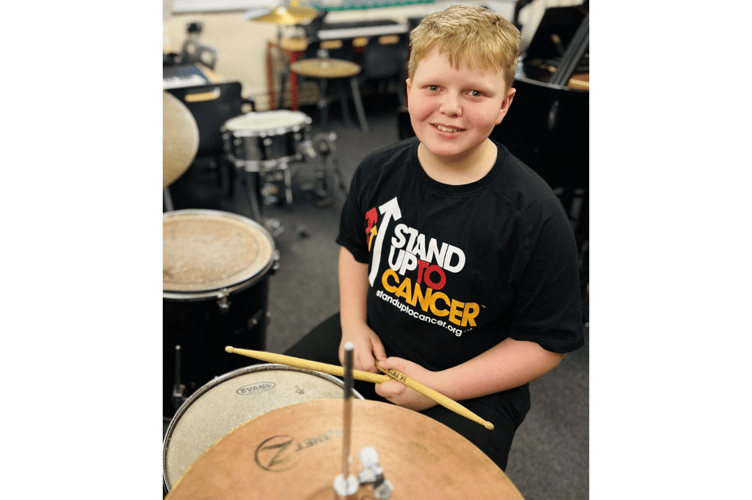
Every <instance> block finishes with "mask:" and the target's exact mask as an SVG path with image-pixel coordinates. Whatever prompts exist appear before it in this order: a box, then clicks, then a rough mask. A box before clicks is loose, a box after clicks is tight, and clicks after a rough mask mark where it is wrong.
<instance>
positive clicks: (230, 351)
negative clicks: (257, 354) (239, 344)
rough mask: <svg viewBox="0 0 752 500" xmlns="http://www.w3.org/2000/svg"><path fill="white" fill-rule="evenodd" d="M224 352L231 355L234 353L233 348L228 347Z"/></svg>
mask: <svg viewBox="0 0 752 500" xmlns="http://www.w3.org/2000/svg"><path fill="white" fill-rule="evenodd" d="M225 351H226V352H229V353H230V354H232V353H234V352H235V348H234V347H232V346H229V345H228V346H227V347H225Z"/></svg>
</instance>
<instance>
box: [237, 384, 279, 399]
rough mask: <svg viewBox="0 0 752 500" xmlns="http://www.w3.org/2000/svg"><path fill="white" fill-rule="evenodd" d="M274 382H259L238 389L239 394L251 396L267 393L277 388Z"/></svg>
mask: <svg viewBox="0 0 752 500" xmlns="http://www.w3.org/2000/svg"><path fill="white" fill-rule="evenodd" d="M276 385H277V384H275V383H274V382H257V383H255V384H251V385H246V386H243V387H241V388H240V389H238V390H237V391H235V392H237V393H238V394H240V395H241V396H247V395H249V394H258V393H260V392H266V391H270V390H272V389H274V386H276Z"/></svg>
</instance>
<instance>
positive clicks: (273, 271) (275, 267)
mask: <svg viewBox="0 0 752 500" xmlns="http://www.w3.org/2000/svg"><path fill="white" fill-rule="evenodd" d="M273 258H274V264H272V268H271V270H270V272H271V274H276V272H277V271H279V260H280V254H279V250H274V257H273Z"/></svg>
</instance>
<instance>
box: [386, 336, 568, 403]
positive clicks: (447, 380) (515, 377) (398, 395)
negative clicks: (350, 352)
mask: <svg viewBox="0 0 752 500" xmlns="http://www.w3.org/2000/svg"><path fill="white" fill-rule="evenodd" d="M562 359H564V354H560V353H555V352H551V351H547V350H545V349H543V348H542V347H541V346H540V345H538V344H536V343H535V342H529V341H520V340H513V339H510V338H508V339H505V340H503V341H502V342H500V343H498V344H497V345H495V346H494V347H492V348H491V349H489V350H487V351H486V352H484V353H482V354H480V355H478V356H476V357H475V358H473V359H471V360H469V361H466V362H465V363H462V364H460V365H457V366H455V367H452V368H449V369H447V370H442V371H437V372H432V371H429V370H426V369H425V368H422V367H421V366H420V365H417V364H415V363H413V362H411V361H407V360H405V359H402V358H396V357H391V358H388V359H387V360H385V361H380V362H379V366H381V367H382V368H384V369H388V368H393V369H395V370H398V371H401V372H402V373H404V374H405V375H407V376H408V377H410V378H413V379H415V380H417V381H418V382H421V383H422V384H425V385H427V386H428V387H430V388H432V389H434V390H436V391H438V392H440V393H441V394H444V395H445V396H447V397H449V398H451V399H453V400H455V401H462V400H464V399H471V398H477V397H480V396H485V395H488V394H493V393H495V392H500V391H505V390H508V389H513V388H515V387H519V386H521V385H523V384H526V383H528V382H530V381H532V380H535V379H536V378H538V377H540V376H542V375H544V374H546V373H548V372H549V371H551V370H553V369H554V368H556V366H557V365H558V364H559V363H560V362H561V360H562ZM376 393H377V394H379V395H380V396H382V397H385V398H387V399H388V400H389V401H391V402H392V403H394V404H397V405H399V406H404V407H406V408H410V409H413V410H418V411H420V410H424V409H426V408H430V407H432V406H434V405H435V404H436V403H435V402H433V401H431V400H430V399H428V398H426V397H425V396H423V395H421V394H419V393H417V392H415V391H413V390H412V389H410V388H408V387H406V386H405V385H403V384H401V383H399V382H397V381H396V380H395V381H389V382H384V383H382V384H379V385H377V386H376Z"/></svg>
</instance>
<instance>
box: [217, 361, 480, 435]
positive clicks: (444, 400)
mask: <svg viewBox="0 0 752 500" xmlns="http://www.w3.org/2000/svg"><path fill="white" fill-rule="evenodd" d="M225 351H227V352H229V353H231V354H232V353H234V354H240V355H242V356H247V357H249V358H254V359H259V360H261V361H266V362H267V363H279V364H281V365H287V366H293V367H295V368H303V369H305V370H313V371H317V372H323V373H328V374H329V375H335V376H337V377H344V375H345V369H344V368H343V367H341V366H337V365H330V364H327V363H319V362H318V361H309V360H307V359H302V358H295V357H293V356H286V355H284V354H275V353H271V352H264V351H253V350H251V349H236V348H234V347H231V346H227V347H225ZM376 366H378V364H377V365H376ZM379 370H381V371H382V372H385V373H386V375H379V374H377V373H370V372H364V371H362V370H353V378H354V379H356V380H361V381H363V382H372V383H374V384H380V383H382V382H386V381H387V380H397V381H398V382H401V383H403V384H405V385H406V386H408V387H409V388H411V389H413V390H415V391H417V392H419V393H421V394H423V395H424V396H426V397H427V398H430V399H432V400H434V401H436V402H437V403H438V404H440V405H441V406H443V407H444V408H447V409H448V410H451V411H453V412H455V413H457V414H458V415H461V416H463V417H465V418H468V419H470V420H472V421H473V422H477V423H479V424H481V425H482V426H483V427H485V428H486V429H488V430H493V428H494V426H493V424H492V423H491V422H489V421H487V420H483V419H482V418H480V417H479V416H478V415H476V414H475V413H473V412H471V411H470V410H468V409H467V408H465V407H464V406H462V405H461V404H459V403H457V402H456V401H454V400H452V399H450V398H448V397H446V396H444V395H443V394H441V393H440V392H437V391H435V390H433V389H431V388H429V387H426V386H425V385H423V384H421V383H420V382H417V381H415V380H413V379H411V378H409V377H407V376H406V375H405V374H403V373H401V372H399V371H397V370H392V369H390V370H383V369H381V368H380V367H379ZM390 372H391V373H390Z"/></svg>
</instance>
